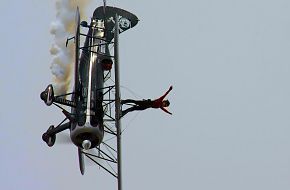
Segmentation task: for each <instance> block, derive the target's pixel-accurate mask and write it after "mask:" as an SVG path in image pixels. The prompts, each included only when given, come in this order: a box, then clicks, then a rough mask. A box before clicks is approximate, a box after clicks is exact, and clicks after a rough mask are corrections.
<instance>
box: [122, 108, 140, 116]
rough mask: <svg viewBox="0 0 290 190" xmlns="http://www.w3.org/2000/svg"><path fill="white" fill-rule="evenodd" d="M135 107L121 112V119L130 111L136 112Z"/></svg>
mask: <svg viewBox="0 0 290 190" xmlns="http://www.w3.org/2000/svg"><path fill="white" fill-rule="evenodd" d="M136 107H137V106H132V107H130V108H127V109H125V110H122V115H121V116H122V117H123V116H124V115H126V114H127V113H128V112H131V111H134V110H136Z"/></svg>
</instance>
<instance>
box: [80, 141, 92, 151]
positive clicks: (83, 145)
mask: <svg viewBox="0 0 290 190" xmlns="http://www.w3.org/2000/svg"><path fill="white" fill-rule="evenodd" d="M91 145H92V143H91V141H89V140H84V141H83V143H82V147H83V148H84V149H85V150H89V149H90V148H91Z"/></svg>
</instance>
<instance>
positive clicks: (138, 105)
mask: <svg viewBox="0 0 290 190" xmlns="http://www.w3.org/2000/svg"><path fill="white" fill-rule="evenodd" d="M171 90H172V86H170V88H169V89H168V90H167V92H165V94H164V95H163V96H161V97H160V98H157V99H155V100H151V99H148V100H132V99H127V100H122V101H121V104H130V103H132V104H134V105H133V106H132V107H130V108H128V109H126V110H123V111H122V117H123V116H124V115H126V114H127V113H128V112H131V111H136V110H138V111H140V110H145V109H148V108H156V109H158V108H160V109H162V110H163V111H164V112H166V113H168V114H170V115H171V114H172V113H171V112H169V111H168V110H167V109H166V108H167V107H168V106H169V105H170V102H169V101H168V100H164V98H165V97H166V96H167V95H168V93H169V92H170V91H171Z"/></svg>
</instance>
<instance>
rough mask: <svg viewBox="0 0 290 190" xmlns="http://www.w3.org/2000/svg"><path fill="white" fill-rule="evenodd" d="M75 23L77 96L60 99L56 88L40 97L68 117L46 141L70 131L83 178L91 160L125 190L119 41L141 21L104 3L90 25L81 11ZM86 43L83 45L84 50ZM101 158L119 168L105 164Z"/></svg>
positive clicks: (49, 142) (48, 133) (45, 136)
mask: <svg viewBox="0 0 290 190" xmlns="http://www.w3.org/2000/svg"><path fill="white" fill-rule="evenodd" d="M75 20H76V21H75V22H76V27H75V36H74V37H73V38H71V39H74V44H75V45H74V46H75V61H74V86H73V91H72V92H71V93H67V94H60V95H59V94H58V95H55V94H54V93H55V92H54V89H53V85H51V84H50V85H48V87H47V88H46V89H45V90H44V91H43V92H42V93H41V94H40V97H41V99H42V100H43V101H44V102H45V104H46V105H47V106H50V105H55V106H57V107H59V108H60V109H61V110H62V112H63V114H64V116H65V118H64V120H63V121H62V122H60V124H59V125H57V126H54V125H51V126H50V127H49V128H48V130H47V131H46V132H45V133H44V134H43V135H42V139H43V141H45V142H46V144H47V145H48V146H49V147H52V146H53V145H54V144H55V141H56V135H57V134H58V133H60V132H62V131H64V130H69V131H70V139H71V141H72V142H73V143H74V144H75V145H76V147H77V149H78V157H79V167H80V172H81V174H84V172H85V165H84V158H86V157H87V158H89V159H90V160H92V161H93V162H95V163H96V164H97V165H99V166H100V167H101V168H103V169H104V170H106V171H107V172H109V173H110V174H112V175H113V176H114V177H116V178H117V179H118V187H119V189H121V126H120V125H121V123H120V119H121V116H120V114H121V108H120V107H121V105H120V81H119V65H118V38H119V33H122V32H124V31H126V30H128V29H130V28H133V27H134V26H135V25H136V24H137V23H138V18H137V17H136V16H135V15H134V14H132V13H130V12H128V11H126V10H123V9H120V8H116V7H110V6H106V4H105V3H104V5H103V6H100V7H98V8H96V9H95V11H94V13H93V16H92V18H91V21H90V23H87V22H86V21H82V22H80V13H79V9H77V11H76V19H75ZM84 31H85V32H84ZM71 39H68V41H67V43H68V42H69V41H70V40H71ZM81 40H83V42H84V45H83V46H80V43H81ZM105 137H108V138H109V139H112V138H114V137H115V139H116V142H115V143H113V145H112V144H109V143H107V141H106V140H105ZM91 149H95V150H97V154H92V153H90V152H89V150H91ZM100 159H101V160H104V161H105V162H107V163H109V164H113V165H114V167H112V166H110V167H106V166H104V165H102V164H101V163H100V162H99V161H98V160H100Z"/></svg>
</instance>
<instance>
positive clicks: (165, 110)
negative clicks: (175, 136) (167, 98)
mask: <svg viewBox="0 0 290 190" xmlns="http://www.w3.org/2000/svg"><path fill="white" fill-rule="evenodd" d="M161 109H162V110H163V111H164V112H166V113H168V114H170V115H172V113H171V112H169V111H168V110H167V109H165V108H164V107H161Z"/></svg>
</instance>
